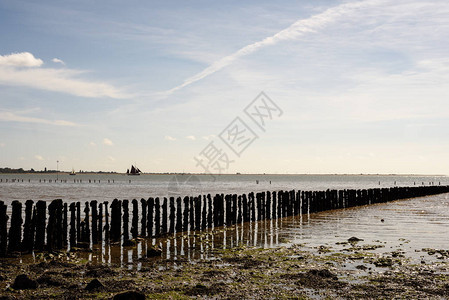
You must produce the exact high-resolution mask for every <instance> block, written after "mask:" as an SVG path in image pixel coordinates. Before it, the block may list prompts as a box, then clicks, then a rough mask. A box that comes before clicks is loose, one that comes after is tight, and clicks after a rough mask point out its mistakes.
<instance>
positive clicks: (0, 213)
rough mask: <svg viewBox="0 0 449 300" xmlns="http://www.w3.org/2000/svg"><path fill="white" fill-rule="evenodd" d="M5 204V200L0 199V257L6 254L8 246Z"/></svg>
mask: <svg viewBox="0 0 449 300" xmlns="http://www.w3.org/2000/svg"><path fill="white" fill-rule="evenodd" d="M7 208H8V207H7V205H6V204H5V202H3V201H0V257H4V256H5V255H6V249H7V247H8V228H7V226H8V219H9V217H8V214H7V213H6V211H7Z"/></svg>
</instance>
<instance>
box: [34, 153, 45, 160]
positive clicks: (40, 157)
mask: <svg viewBox="0 0 449 300" xmlns="http://www.w3.org/2000/svg"><path fill="white" fill-rule="evenodd" d="M34 158H35V159H37V160H44V158H43V157H42V156H41V155H39V154H36V155H35V156H34Z"/></svg>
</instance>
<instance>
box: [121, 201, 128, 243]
mask: <svg viewBox="0 0 449 300" xmlns="http://www.w3.org/2000/svg"><path fill="white" fill-rule="evenodd" d="M122 207H123V245H128V243H129V201H128V200H126V199H124V200H123V201H122Z"/></svg>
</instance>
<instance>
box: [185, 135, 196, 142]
mask: <svg viewBox="0 0 449 300" xmlns="http://www.w3.org/2000/svg"><path fill="white" fill-rule="evenodd" d="M186 139H188V140H192V141H194V140H196V137H195V136H194V135H188V136H186Z"/></svg>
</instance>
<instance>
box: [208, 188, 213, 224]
mask: <svg viewBox="0 0 449 300" xmlns="http://www.w3.org/2000/svg"><path fill="white" fill-rule="evenodd" d="M212 214H213V211H212V198H211V197H210V194H207V224H208V227H209V228H212Z"/></svg>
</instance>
